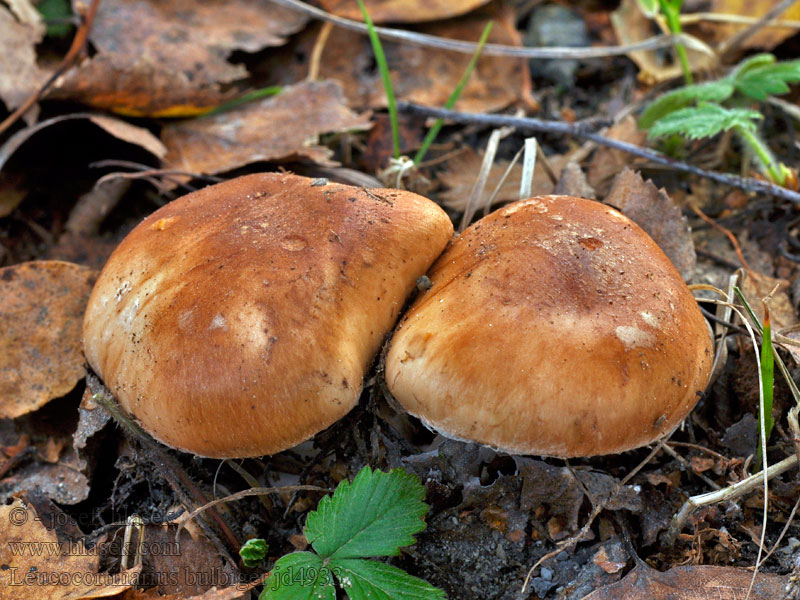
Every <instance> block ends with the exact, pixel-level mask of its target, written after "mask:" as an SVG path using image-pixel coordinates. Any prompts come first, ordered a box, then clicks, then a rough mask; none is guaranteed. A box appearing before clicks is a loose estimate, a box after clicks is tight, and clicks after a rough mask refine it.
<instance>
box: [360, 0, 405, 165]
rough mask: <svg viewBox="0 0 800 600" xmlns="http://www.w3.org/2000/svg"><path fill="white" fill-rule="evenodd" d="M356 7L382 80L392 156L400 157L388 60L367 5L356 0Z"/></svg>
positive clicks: (396, 119)
mask: <svg viewBox="0 0 800 600" xmlns="http://www.w3.org/2000/svg"><path fill="white" fill-rule="evenodd" d="M357 1H358V8H359V9H361V15H362V16H363V17H364V23H366V25H367V34H368V36H369V42H370V44H372V52H373V53H374V54H375V63H376V64H377V65H378V71H379V72H380V74H381V82H383V90H384V92H386V107H387V108H388V109H389V122H390V124H391V126H392V147H393V148H394V157H395V158H400V125H399V121H398V118H397V101H396V100H395V96H394V87H392V77H391V74H390V73H389V62H388V61H387V60H386V54H384V52H383V45H382V44H381V38H380V37H378V32H377V31H376V30H375V24H374V23H373V22H372V19H370V17H369V13H368V12H367V7H366V6H365V5H364V0H357Z"/></svg>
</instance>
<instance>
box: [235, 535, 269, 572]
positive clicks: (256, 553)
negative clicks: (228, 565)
mask: <svg viewBox="0 0 800 600" xmlns="http://www.w3.org/2000/svg"><path fill="white" fill-rule="evenodd" d="M267 550H269V546H268V545H267V542H266V540H262V539H259V538H256V539H252V540H247V541H246V542H245V543H244V546H242V547H241V548H240V549H239V556H241V557H242V562H243V563H244V566H245V567H256V566H258V565H260V564H261V563H262V562H263V561H264V558H266V556H267Z"/></svg>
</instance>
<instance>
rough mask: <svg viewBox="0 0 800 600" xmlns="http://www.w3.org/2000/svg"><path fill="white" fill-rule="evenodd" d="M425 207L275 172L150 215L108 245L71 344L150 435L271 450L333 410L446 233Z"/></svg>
mask: <svg viewBox="0 0 800 600" xmlns="http://www.w3.org/2000/svg"><path fill="white" fill-rule="evenodd" d="M452 232H453V228H452V225H451V223H450V220H449V219H448V218H447V215H445V213H444V212H443V211H442V210H441V209H440V208H439V207H437V206H436V205H435V204H434V203H432V202H431V201H429V200H427V199H425V198H423V197H421V196H417V195H415V194H412V193H410V192H401V191H397V190H384V189H379V190H371V191H366V190H363V189H358V188H354V187H350V186H345V185H338V184H325V182H324V181H322V182H320V181H315V180H311V179H308V178H305V177H298V176H295V175H288V174H261V175H250V176H246V177H240V178H238V179H234V180H231V181H228V182H226V183H221V184H219V185H215V186H212V187H208V188H205V189H203V190H200V191H198V192H194V193H192V194H189V195H187V196H184V197H182V198H179V199H178V200H175V201H174V202H171V203H170V204H168V205H166V206H164V207H163V208H161V209H159V210H158V211H156V212H155V213H153V214H152V215H150V216H149V217H148V218H146V219H145V220H144V221H143V222H142V223H141V224H139V225H138V226H137V227H136V228H135V229H134V230H133V231H132V232H131V233H130V234H129V235H128V236H127V237H126V238H125V239H124V240H123V242H122V243H121V244H120V246H119V247H118V248H117V249H116V250H115V251H114V253H113V254H112V256H111V258H110V259H109V261H108V263H107V264H106V266H105V268H104V269H103V272H102V273H101V274H100V277H99V279H98V281H97V284H96V286H95V288H94V290H93V292H92V295H91V298H90V300H89V306H88V308H87V311H86V317H85V321H84V329H83V336H84V352H85V354H86V358H87V359H88V361H89V364H90V365H91V366H92V367H93V368H94V370H95V371H96V372H97V373H98V374H99V375H100V376H101V377H102V378H103V380H104V381H105V384H106V385H107V386H108V387H109V389H110V390H111V391H112V392H113V393H114V395H115V396H116V398H117V399H118V401H119V403H120V404H121V405H122V407H123V408H124V409H125V410H126V411H128V412H129V413H131V414H133V415H134V416H135V417H136V418H137V419H138V420H139V422H140V423H141V425H142V426H143V427H144V428H145V429H146V430H148V431H149V432H151V433H152V434H153V436H154V437H156V438H157V439H159V440H161V441H162V442H164V443H166V444H168V445H170V446H173V447H175V448H179V449H182V450H187V451H190V452H194V453H196V454H199V455H203V456H212V457H244V456H257V455H263V454H270V453H274V452H278V451H280V450H284V449H286V448H289V447H291V446H294V445H296V444H298V443H300V442H302V441H303V440H306V439H308V438H309V437H311V436H313V435H314V434H315V433H317V432H318V431H320V430H322V429H324V428H325V427H327V426H329V425H331V424H332V423H333V422H335V421H336V420H338V419H339V418H341V417H342V416H344V415H345V414H346V413H347V412H348V411H349V410H350V409H351V408H353V406H354V405H355V404H356V402H357V401H358V397H359V393H360V391H361V385H362V379H363V377H364V374H365V371H366V369H367V368H368V367H369V365H370V363H371V361H372V360H373V357H374V355H375V353H376V352H377V350H378V348H379V347H380V344H381V342H382V340H383V338H384V336H385V334H386V333H387V332H388V331H389V330H390V329H391V327H392V325H393V324H394V322H395V320H396V319H397V316H398V313H399V312H400V309H401V308H402V306H403V303H404V301H405V299H406V297H407V296H408V294H409V293H410V292H411V290H412V289H413V287H414V284H415V281H416V279H417V277H419V276H420V275H422V274H423V273H424V272H425V270H426V269H427V268H428V267H429V266H430V264H431V263H432V262H433V260H434V259H435V258H436V257H437V256H438V255H439V253H440V252H441V251H442V249H443V248H444V246H445V245H446V244H447V242H448V241H449V239H450V238H451V236H452Z"/></svg>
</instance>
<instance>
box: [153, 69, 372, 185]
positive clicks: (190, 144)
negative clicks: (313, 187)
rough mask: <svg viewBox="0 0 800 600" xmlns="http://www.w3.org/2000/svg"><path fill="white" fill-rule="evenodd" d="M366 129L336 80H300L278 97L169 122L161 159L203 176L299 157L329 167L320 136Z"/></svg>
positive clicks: (363, 119) (366, 120) (364, 118)
mask: <svg viewBox="0 0 800 600" xmlns="http://www.w3.org/2000/svg"><path fill="white" fill-rule="evenodd" d="M369 127H370V123H369V118H368V116H366V115H362V116H359V115H357V114H355V113H354V112H352V111H351V110H350V109H349V108H347V106H346V104H345V101H344V95H343V94H342V90H341V87H340V86H339V84H338V83H336V82H333V81H328V82H320V83H316V82H305V83H300V84H297V85H295V86H292V87H290V88H287V89H285V90H284V91H283V92H282V93H281V94H279V95H278V96H273V97H271V98H264V99H262V100H259V101H256V102H250V103H248V104H245V105H243V106H240V107H237V108H234V109H231V110H228V111H225V112H222V113H220V114H217V115H214V116H211V117H202V118H198V119H193V120H189V121H184V122H181V123H175V124H172V125H168V126H167V127H165V128H164V130H163V132H162V139H163V140H164V143H165V144H166V146H167V148H168V149H169V152H168V154H167V156H166V158H165V159H164V162H165V166H166V167H167V168H171V169H181V170H183V171H190V172H193V173H205V174H214V173H222V172H224V171H230V170H231V169H235V168H237V167H241V166H243V165H247V164H251V163H255V162H259V161H285V160H289V159H298V158H305V159H309V160H312V161H314V162H317V163H321V164H326V165H333V164H335V163H334V162H333V161H332V160H331V159H330V156H331V151H330V150H329V149H328V148H326V147H324V146H321V145H318V144H317V140H318V139H319V136H320V135H322V134H323V133H332V132H344V131H352V130H360V129H368V128H369Z"/></svg>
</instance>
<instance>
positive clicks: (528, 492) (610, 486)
mask: <svg viewBox="0 0 800 600" xmlns="http://www.w3.org/2000/svg"><path fill="white" fill-rule="evenodd" d="M514 460H515V462H516V463H517V468H518V470H519V476H520V477H522V494H521V496H520V508H522V509H523V510H524V511H526V512H528V513H532V512H534V511H535V510H536V508H537V507H539V506H542V505H547V507H548V510H549V513H550V515H551V517H552V518H551V523H550V524H549V525H550V528H551V533H552V529H553V527H555V526H557V528H558V527H560V528H563V529H564V532H563V533H564V537H565V536H566V534H567V533H573V532H574V531H575V530H576V529H577V527H578V516H579V513H580V510H581V507H582V505H583V502H584V499H585V496H586V492H587V491H588V493H589V494H590V495H591V497H592V498H593V500H594V501H595V502H597V503H604V504H605V508H606V509H607V510H623V509H624V510H629V511H632V512H634V513H641V511H642V499H641V497H640V496H639V495H638V494H637V493H636V492H635V491H634V490H633V489H632V488H631V487H630V486H623V487H621V488H619V489H617V488H618V481H617V480H616V479H615V478H613V477H611V476H610V475H607V474H605V473H599V472H594V471H589V470H576V471H574V474H575V475H574V476H573V473H572V472H570V470H569V469H568V468H566V467H556V466H553V465H549V464H547V463H545V462H544V461H540V460H534V459H530V458H523V457H516V458H515V459H514ZM576 476H577V478H578V479H576ZM554 519H555V520H554Z"/></svg>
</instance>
